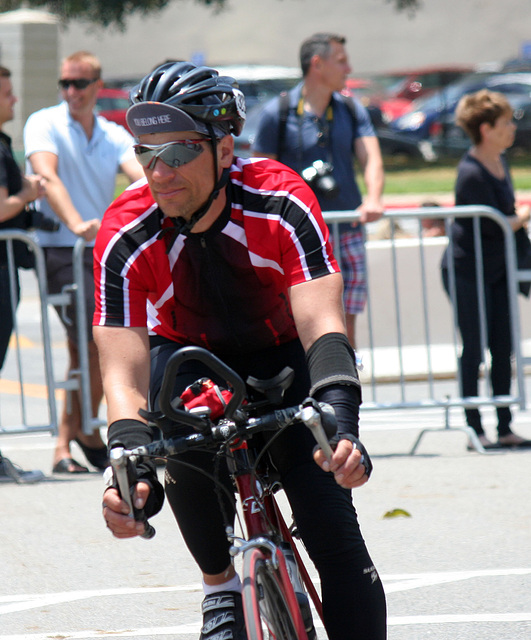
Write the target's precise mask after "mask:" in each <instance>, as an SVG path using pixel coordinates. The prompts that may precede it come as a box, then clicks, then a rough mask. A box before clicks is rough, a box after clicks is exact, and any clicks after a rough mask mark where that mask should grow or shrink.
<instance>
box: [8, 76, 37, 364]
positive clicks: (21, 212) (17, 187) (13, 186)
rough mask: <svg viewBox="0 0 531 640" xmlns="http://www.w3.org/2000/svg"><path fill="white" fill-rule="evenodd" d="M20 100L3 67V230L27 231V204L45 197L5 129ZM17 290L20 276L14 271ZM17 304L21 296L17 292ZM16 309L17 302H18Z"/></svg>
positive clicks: (20, 248)
mask: <svg viewBox="0 0 531 640" xmlns="http://www.w3.org/2000/svg"><path fill="white" fill-rule="evenodd" d="M16 101H17V99H16V97H15V96H14V95H13V88H12V85H11V73H10V71H9V69H6V68H5V67H1V66H0V229H5V228H11V229H13V228H15V229H25V228H26V211H25V209H26V205H27V204H28V203H30V202H33V201H34V200H35V199H36V198H38V197H40V196H42V195H44V189H43V186H42V184H43V181H42V178H41V176H28V177H24V176H23V175H22V173H21V171H20V169H19V167H18V165H17V163H16V161H15V158H14V157H13V150H12V148H11V138H10V137H9V136H8V135H6V134H5V133H4V132H3V131H2V128H3V126H4V124H5V123H6V122H9V121H10V120H12V119H13V107H14V105H15V102H16ZM14 249H15V262H16V264H17V266H21V264H22V260H23V256H24V253H25V252H26V247H25V246H24V245H23V243H14ZM15 280H16V289H17V291H18V289H19V285H18V273H17V272H15ZM17 302H18V293H17ZM15 306H16V303H15ZM0 317H1V318H2V322H1V323H0V369H1V368H2V366H3V364H4V360H5V356H6V353H7V348H8V346H9V339H10V337H11V332H12V330H13V314H12V311H11V292H10V286H9V271H8V265H7V248H6V243H5V242H1V243H0Z"/></svg>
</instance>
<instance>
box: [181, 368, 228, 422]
mask: <svg viewBox="0 0 531 640" xmlns="http://www.w3.org/2000/svg"><path fill="white" fill-rule="evenodd" d="M231 398H232V392H231V391H228V390H227V389H221V388H220V387H218V385H217V384H214V383H213V382H212V380H210V379H209V378H201V380H197V381H196V382H194V383H193V384H191V385H190V386H189V387H186V389H185V390H184V391H183V392H182V394H181V400H182V404H183V405H184V407H185V408H186V409H188V410H190V409H195V408H196V407H206V408H208V409H210V416H209V417H210V420H212V421H214V420H217V419H218V418H221V417H222V416H223V415H224V413H225V407H226V406H227V404H228V403H229V401H230V399H231Z"/></svg>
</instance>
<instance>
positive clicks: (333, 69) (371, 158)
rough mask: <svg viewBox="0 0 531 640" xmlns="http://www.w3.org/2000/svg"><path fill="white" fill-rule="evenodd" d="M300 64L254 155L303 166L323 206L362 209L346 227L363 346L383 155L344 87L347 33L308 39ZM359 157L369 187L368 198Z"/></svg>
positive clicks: (350, 316)
mask: <svg viewBox="0 0 531 640" xmlns="http://www.w3.org/2000/svg"><path fill="white" fill-rule="evenodd" d="M300 62H301V68H302V74H303V82H302V83H301V84H299V85H298V86H296V87H295V88H293V89H292V90H291V91H289V93H287V94H282V95H281V96H279V97H277V98H275V99H273V100H272V101H271V102H270V103H269V104H267V105H266V106H265V108H264V111H263V113H262V117H261V121H260V124H259V126H258V131H257V134H256V138H255V141H254V144H253V155H255V156H258V157H268V158H273V159H276V160H279V161H280V162H282V163H284V164H286V165H287V166H289V167H291V168H292V169H294V170H295V171H297V173H299V174H300V175H301V176H302V177H303V178H304V179H305V180H306V182H308V184H309V185H310V186H311V187H312V189H313V190H314V192H315V194H316V195H317V198H318V200H319V204H320V205H321V208H322V210H323V211H351V210H354V209H357V210H358V212H359V213H360V222H355V223H352V224H350V223H342V224H340V227H339V231H340V247H339V256H338V257H339V259H340V263H341V270H342V273H343V279H344V282H345V295H344V302H345V312H346V317H347V330H348V338H349V341H350V343H351V344H352V346H354V347H355V319H356V315H357V314H359V313H361V312H362V311H363V309H364V307H365V303H366V299H367V279H366V268H365V246H364V232H363V227H362V225H363V223H366V222H372V221H374V220H378V219H379V218H380V217H381V216H382V214H383V203H382V191H383V186H384V171H383V162H382V156H381V153H380V146H379V143H378V138H377V137H376V134H375V131H374V128H373V126H372V124H371V120H370V117H369V114H368V113H367V110H366V109H365V108H364V107H363V106H362V105H361V104H360V103H359V102H357V101H356V100H352V99H351V98H347V97H345V96H343V95H342V94H341V93H340V92H341V91H342V89H343V88H344V85H345V80H346V78H347V76H348V75H349V74H350V72H351V68H350V66H349V63H348V57H347V53H346V51H345V38H344V37H343V36H340V35H336V34H331V33H317V34H315V35H313V36H311V37H310V38H308V39H307V40H305V41H304V42H303V43H302V46H301V49H300ZM355 158H356V159H357V160H358V162H359V164H360V166H361V169H362V171H363V178H364V182H365V186H366V188H367V195H366V197H365V199H364V200H363V202H362V198H361V194H360V190H359V188H358V185H357V184H356V178H355V172H354V160H355ZM337 253H338V249H337V248H336V254H337Z"/></svg>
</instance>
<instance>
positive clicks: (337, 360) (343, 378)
mask: <svg viewBox="0 0 531 640" xmlns="http://www.w3.org/2000/svg"><path fill="white" fill-rule="evenodd" d="M306 362H307V365H308V371H309V373H310V381H311V385H312V386H311V389H310V395H311V396H313V395H314V393H315V392H316V391H318V390H319V389H321V388H323V387H326V386H328V385H333V384H346V385H353V386H356V387H359V386H360V380H359V377H358V372H357V370H356V357H355V355H354V350H353V349H352V347H351V346H350V343H349V341H348V338H347V336H345V335H344V334H342V333H325V334H324V335H323V336H321V337H320V338H318V339H317V340H316V341H315V342H314V343H313V344H312V346H311V347H310V348H309V349H308V351H307V353H306Z"/></svg>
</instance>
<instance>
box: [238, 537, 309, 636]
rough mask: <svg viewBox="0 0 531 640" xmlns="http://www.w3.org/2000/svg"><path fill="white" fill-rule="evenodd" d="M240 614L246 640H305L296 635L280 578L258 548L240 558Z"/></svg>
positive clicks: (249, 550) (294, 614) (291, 612)
mask: <svg viewBox="0 0 531 640" xmlns="http://www.w3.org/2000/svg"><path fill="white" fill-rule="evenodd" d="M242 596H243V611H244V615H245V624H246V628H247V635H248V637H249V640H273V639H274V640H302V639H303V638H304V640H307V636H306V633H305V632H302V634H301V633H297V623H296V620H297V615H298V616H299V617H300V612H297V613H294V612H293V611H292V609H291V607H290V605H289V603H288V600H287V597H286V593H285V588H284V586H283V581H282V577H281V575H280V572H279V570H278V569H275V568H274V567H273V564H272V562H271V559H270V556H269V557H268V555H267V554H266V552H264V551H262V550H261V549H259V548H251V549H248V550H247V551H245V552H244V554H243V590H242Z"/></svg>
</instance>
